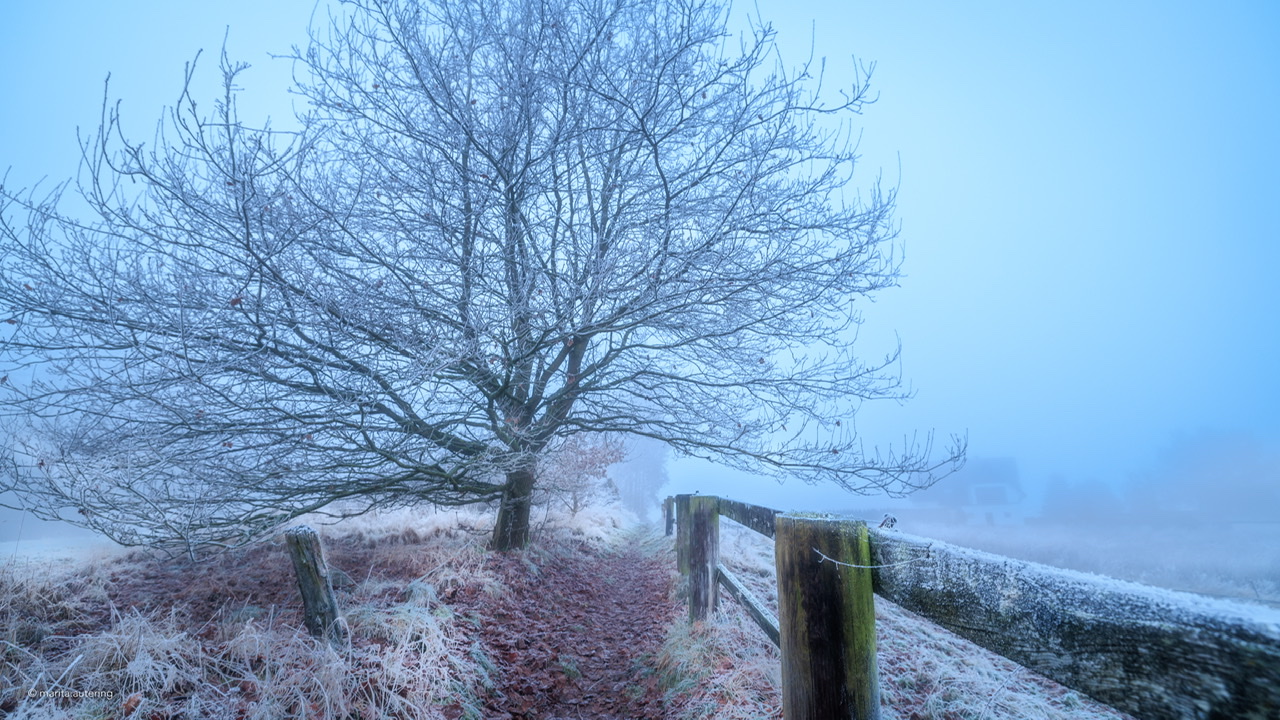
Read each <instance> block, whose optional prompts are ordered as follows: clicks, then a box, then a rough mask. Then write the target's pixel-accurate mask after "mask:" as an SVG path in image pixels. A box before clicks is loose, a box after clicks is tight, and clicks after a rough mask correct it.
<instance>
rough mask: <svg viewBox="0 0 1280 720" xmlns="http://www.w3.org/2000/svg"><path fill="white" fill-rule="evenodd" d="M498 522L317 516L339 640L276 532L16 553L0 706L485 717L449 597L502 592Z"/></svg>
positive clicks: (484, 661) (579, 523)
mask: <svg viewBox="0 0 1280 720" xmlns="http://www.w3.org/2000/svg"><path fill="white" fill-rule="evenodd" d="M623 515H624V513H622V511H620V510H619V509H617V508H616V507H615V508H609V509H602V508H600V507H592V508H587V509H585V510H581V511H579V512H578V513H577V514H576V515H575V516H570V515H567V514H561V513H555V512H547V513H545V514H543V516H542V517H541V518H540V522H539V524H538V528H539V530H540V531H541V532H542V533H544V534H546V535H547V536H548V537H549V538H550V539H549V541H550V542H553V543H559V542H562V540H561V539H560V538H562V537H572V538H574V539H575V542H577V543H579V544H580V543H588V544H590V543H595V544H601V543H604V542H607V541H608V539H609V538H611V537H612V536H613V535H615V534H616V533H617V532H618V530H617V528H618V527H619V526H620V525H621V524H622V523H621V522H620V518H621V517H623ZM312 519H313V520H315V519H317V518H312ZM492 524H493V517H492V513H484V512H480V511H475V510H454V511H440V512H429V511H428V512H422V511H410V510H400V511H395V512H390V513H383V514H380V515H371V516H365V517H362V518H358V519H353V520H346V521H343V522H342V523H339V524H336V525H331V526H328V527H327V528H325V533H324V534H325V545H326V554H327V555H328V556H329V557H330V561H331V565H332V566H333V567H335V568H337V569H338V570H339V571H338V572H337V573H336V574H335V578H334V582H335V586H336V589H337V591H338V595H339V601H340V605H341V606H342V609H343V611H344V614H345V618H346V621H347V622H348V624H349V626H350V628H351V644H350V646H348V647H343V648H334V647H331V646H329V645H328V644H327V643H324V642H321V641H318V640H316V639H314V638H312V637H310V636H308V635H307V634H306V632H305V630H303V629H302V623H301V621H300V613H299V610H298V607H297V606H298V605H299V602H298V600H297V590H296V586H295V585H294V578H293V575H292V571H291V568H290V567H289V565H288V559H287V557H286V555H285V552H284V549H283V548H282V547H281V545H280V543H265V544H262V545H258V546H255V547H251V548H247V549H242V550H237V551H233V552H232V553H229V554H227V555H226V556H223V557H221V558H216V559H214V560H211V561H207V562H204V563H198V564H192V563H187V562H185V561H175V560H173V559H163V558H159V557H154V556H151V555H148V554H146V553H141V552H135V553H132V554H130V555H127V556H120V557H116V558H113V559H106V560H104V559H95V560H93V561H86V562H85V563H83V564H81V565H79V566H78V567H75V568H73V569H68V570H62V571H57V572H50V570H49V568H48V567H47V566H45V565H39V564H34V563H30V562H23V561H20V560H14V561H11V562H10V563H9V564H7V565H6V566H4V567H3V569H0V632H2V633H3V635H0V644H2V648H3V649H2V650H0V653H2V655H3V663H4V664H3V668H2V669H0V714H6V715H5V716H7V717H14V718H32V719H34V718H41V719H53V718H100V717H192V718H195V717H200V718H216V717H227V718H264V719H265V718H281V717H309V718H365V717H379V718H384V717H385V718H396V717H401V718H409V717H412V718H431V717H464V716H465V717H481V716H482V715H483V712H482V710H481V705H480V698H482V697H483V696H484V694H485V693H486V692H487V691H488V688H490V687H492V684H493V678H492V677H491V674H492V672H493V671H494V665H493V663H492V662H491V660H490V659H489V658H488V657H486V654H485V650H484V648H483V647H482V646H481V644H480V643H478V642H477V641H476V640H475V639H474V638H473V637H472V633H469V632H467V630H468V628H469V627H472V626H474V624H475V623H476V622H477V620H476V619H475V618H474V617H471V616H467V615H460V614H457V613H455V611H454V610H453V606H452V604H451V603H450V599H451V598H453V597H455V596H458V595H460V594H471V595H480V596H500V595H501V594H502V593H503V592H504V591H505V589H504V586H503V584H502V583H501V582H500V581H499V579H498V578H497V577H496V576H495V575H494V574H493V573H492V572H491V571H490V570H489V569H488V568H487V566H486V563H485V559H484V557H485V553H484V542H485V540H486V539H487V535H488V531H489V529H490V528H491V527H492ZM343 569H345V572H342V570H343Z"/></svg>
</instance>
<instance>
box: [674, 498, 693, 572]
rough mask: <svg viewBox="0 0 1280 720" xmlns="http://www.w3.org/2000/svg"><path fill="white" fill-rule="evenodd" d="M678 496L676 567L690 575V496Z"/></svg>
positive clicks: (676, 504) (676, 503)
mask: <svg viewBox="0 0 1280 720" xmlns="http://www.w3.org/2000/svg"><path fill="white" fill-rule="evenodd" d="M691 497H693V496H692V495H677V496H676V502H675V506H676V569H677V570H679V571H680V574H681V575H684V576H685V577H688V575H689V498H691Z"/></svg>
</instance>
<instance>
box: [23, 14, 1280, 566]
mask: <svg viewBox="0 0 1280 720" xmlns="http://www.w3.org/2000/svg"><path fill="white" fill-rule="evenodd" d="M76 5H77V7H75V9H69V8H68V7H67V6H65V4H62V5H54V4H40V3H24V4H19V5H15V6H14V7H11V8H7V9H6V10H5V22H4V23H0V60H2V61H3V62H2V63H0V64H2V65H3V67H5V68H8V69H9V70H8V71H7V72H6V73H3V74H0V97H3V98H4V100H3V102H4V104H5V108H6V110H5V112H4V113H0V167H10V168H11V170H10V174H9V182H10V183H11V184H24V183H25V184H35V183H36V182H37V181H39V179H40V178H41V177H44V176H48V177H49V178H52V179H60V178H63V177H70V176H72V175H73V174H74V173H75V168H76V163H77V160H78V149H77V145H76V128H77V127H80V128H81V129H83V130H90V131H91V130H92V128H94V127H96V124H97V119H98V112H99V108H100V103H101V99H102V80H103V78H104V77H105V76H106V74H107V73H108V72H111V73H113V75H112V95H113V97H119V98H122V99H123V100H124V105H123V110H124V114H125V118H126V122H127V123H128V127H129V128H130V129H131V131H134V132H135V135H136V136H137V137H150V131H151V129H152V128H153V124H154V122H155V120H156V119H157V117H158V113H159V111H160V108H161V107H162V106H163V105H165V104H167V103H172V102H173V101H174V100H175V99H176V98H177V93H178V91H179V89H180V82H181V77H182V66H183V63H184V62H185V61H187V60H189V59H190V58H191V56H192V55H193V54H194V52H195V51H196V50H198V49H201V48H203V49H204V50H205V53H206V57H205V59H204V60H203V63H204V64H205V66H206V69H211V68H213V66H214V65H215V58H214V57H213V55H214V54H215V53H216V52H217V50H218V48H219V46H220V44H221V42H222V38H223V34H224V30H225V28H226V27H227V26H230V28H231V30H230V35H229V47H230V52H231V54H232V56H233V57H241V58H245V59H247V60H249V61H250V62H252V63H253V64H254V68H253V69H252V70H251V71H250V72H249V73H247V74H246V75H245V76H244V80H245V83H246V87H247V89H248V94H247V96H246V98H244V100H243V101H242V104H241V114H242V115H243V116H245V117H247V118H251V117H257V116H264V115H268V114H270V115H272V116H273V117H274V118H275V120H276V122H277V125H282V124H286V121H287V119H288V117H289V114H290V111H291V102H292V99H291V98H290V96H289V95H288V94H287V93H286V92H285V88H286V87H287V85H288V82H289V67H288V65H287V64H286V63H284V62H273V61H270V60H269V58H268V55H267V54H268V53H269V52H275V53H283V52H287V50H288V48H289V46H290V45H293V44H300V43H302V42H304V40H305V26H306V23H307V21H308V18H309V17H310V16H311V13H312V10H313V3H312V2H310V0H305V1H304V0H297V1H290V2H277V3H260V2H247V1H243V0H241V1H236V2H223V3H215V4H203V5H201V4H197V5H187V4H183V5H182V6H181V7H179V6H178V5H176V4H174V3H168V2H161V1H160V0H138V1H137V2H132V3H129V4H127V6H126V5H120V4H104V3H90V2H83V3H77V4H76ZM126 8H127V9H126ZM757 8H758V10H759V12H761V13H763V15H764V16H765V19H766V20H768V21H770V22H772V23H773V24H774V25H775V27H776V28H777V30H778V33H779V40H780V48H781V51H782V56H783V61H784V62H787V63H789V64H798V63H800V62H803V61H804V60H805V59H806V58H808V57H809V56H810V54H811V53H812V55H813V57H814V58H815V61H816V62H820V61H821V59H822V58H826V65H825V77H824V84H825V87H826V88H827V89H829V90H834V89H836V88H838V87H840V86H842V85H847V84H848V83H849V82H850V80H851V78H852V75H851V72H852V70H851V68H852V67H853V66H852V64H851V63H850V62H849V57H850V55H854V54H856V55H857V56H858V57H859V58H860V59H863V60H865V61H874V62H875V63H876V65H875V71H874V75H873V88H874V89H875V90H877V91H878V93H879V100H878V102H877V103H876V104H875V105H872V106H871V107H869V108H868V109H867V111H866V113H865V115H864V116H863V117H862V118H861V119H860V121H861V125H862V127H863V134H862V139H861V149H862V152H863V160H864V168H863V169H864V172H863V173H862V175H861V177H860V178H855V186H856V187H851V188H850V192H851V193H854V192H857V191H859V189H861V190H863V191H865V189H866V188H867V187H868V186H869V185H870V183H871V182H872V181H873V180H874V179H875V178H876V177H877V176H878V175H879V176H882V179H883V181H884V182H885V183H886V184H888V185H890V186H897V187H898V189H899V192H900V195H899V211H898V220H899V222H900V223H901V229H902V233H901V236H902V243H903V244H902V248H901V249H902V251H903V252H904V257H905V264H904V272H905V275H904V277H903V278H902V281H901V287H899V288H896V289H892V290H890V291H887V292H885V293H882V294H880V295H878V296H876V297H875V298H874V302H869V303H867V304H866V306H865V307H863V308H862V311H863V313H864V317H865V319H866V324H865V325H864V327H863V328H862V332H861V335H860V342H861V343H862V344H863V347H864V348H865V355H866V356H868V357H879V356H882V355H883V354H884V353H886V352H889V351H891V350H892V349H893V348H894V346H895V345H896V343H897V342H898V341H899V340H900V341H901V343H902V346H903V361H902V365H901V373H902V376H903V379H904V383H905V384H907V386H909V387H910V388H912V389H913V390H914V391H915V393H916V395H915V397H914V399H912V400H911V401H910V402H908V403H905V404H901V405H899V404H894V403H884V404H867V405H864V407H863V409H862V411H861V413H860V414H859V415H858V417H857V418H856V427H857V428H858V430H859V431H860V432H861V433H862V434H863V436H864V437H865V438H866V441H867V443H868V445H869V446H875V445H879V446H886V445H891V444H894V443H901V442H902V439H903V437H904V436H907V435H910V434H911V433H913V432H916V431H922V432H927V431H929V430H936V431H937V432H938V433H939V435H940V437H941V438H942V439H945V438H946V436H947V435H948V434H950V433H967V434H968V438H969V447H970V464H969V467H968V468H967V469H966V470H965V471H962V473H959V474H957V475H955V476H953V477H951V478H947V479H944V480H942V481H941V483H940V484H939V485H938V486H937V487H936V488H935V489H933V490H931V491H928V492H926V493H922V494H921V495H920V496H919V497H917V498H915V499H908V500H900V501H891V500H887V499H885V498H883V497H875V496H869V497H863V496H856V495H850V494H847V493H843V492H840V491H836V490H834V489H832V488H829V487H821V486H808V485H803V484H799V485H797V484H795V483H787V484H781V485H780V484H779V483H777V482H776V481H774V480H772V479H768V478H759V477H755V476H751V475H748V474H743V473H738V472H733V471H728V470H725V469H723V468H721V467H719V466H715V465H712V464H710V463H707V462H705V461H702V460H695V459H689V458H677V457H672V458H670V459H669V461H668V463H667V465H666V472H667V473H668V476H669V481H668V482H667V483H666V485H665V486H664V487H663V488H662V490H661V494H662V495H666V494H673V493H677V492H692V491H700V492H703V493H708V494H709V493H716V494H723V495H727V496H731V497H735V498H739V499H742V500H746V501H751V502H758V503H762V504H768V505H772V506H775V507H781V508H796V509H811V510H855V511H858V512H866V513H872V514H874V513H878V512H881V511H882V510H883V511H890V510H891V511H893V512H895V513H897V514H898V515H899V516H900V519H901V520H902V523H903V525H904V526H906V527H908V528H910V526H911V523H912V522H918V523H920V524H921V526H922V527H923V526H926V523H928V525H927V526H928V527H934V525H932V524H933V523H935V522H942V521H944V520H946V521H948V522H954V523H955V524H956V525H958V526H961V527H974V526H992V527H998V526H1001V525H1002V523H1006V522H1008V523H1015V524H1018V525H1023V526H1025V525H1027V524H1028V523H1031V524H1032V525H1034V524H1035V523H1054V524H1062V523H1064V522H1071V523H1099V522H1106V523H1120V524H1124V525H1126V526H1143V527H1146V526H1154V525H1155V524H1159V523H1164V522H1201V521H1203V522H1207V523H1217V524H1222V523H1245V522H1248V523H1254V524H1255V525H1258V526H1266V527H1272V528H1275V527H1280V495H1278V494H1277V490H1276V488H1277V486H1280V461H1278V458H1280V452H1278V450H1277V448H1280V409H1278V405H1277V399H1280V373H1277V372H1276V371H1275V368H1277V367H1280V327H1278V325H1277V320H1276V313H1277V311H1280V283H1277V282H1276V281H1275V279H1274V277H1273V276H1274V274H1275V272H1276V268H1277V267H1280V215H1277V214H1276V213H1275V211H1274V205H1275V202H1276V199H1277V198H1280V174H1277V173H1276V171H1275V168H1277V167H1280V135H1278V134H1277V133H1275V132H1274V122H1275V120H1274V118H1275V117H1276V116H1277V115H1278V114H1280V83H1277V82H1276V78H1277V77H1280V46H1277V45H1276V43H1275V42H1274V32H1275V29H1276V28H1277V27H1280V5H1276V4H1273V3H1233V4H1228V5H1214V6H1211V5H1209V4H1190V3H1179V4H1168V3H1162V2H1154V1H1152V2H1131V3H1109V2H1098V1H1091V2H1075V3H1057V4H1048V3H1016V4H1015V3H1008V2H999V3H996V2H974V3H947V2H913V3H884V2H879V3H861V2H853V3H851V2H834V1H832V2H820V1H817V0H799V1H791V2H787V3H781V2H777V1H776V0H761V2H759V3H756V4H751V3H748V4H743V5H741V6H739V7H736V8H734V10H733V17H734V22H735V23H737V24H738V26H742V25H743V23H744V22H745V18H746V17H747V16H748V14H754V13H755V12H756V9H757ZM817 67H818V65H817V64H815V70H816V68H817ZM18 68H20V69H18ZM207 75H208V76H207V77H206V80H207V81H209V82H210V83H212V82H216V77H214V73H208V74H207ZM646 453H647V454H645V455H644V461H645V463H647V464H648V465H647V466H646V467H648V466H653V463H652V460H653V457H654V456H653V454H652V453H648V451H646ZM636 467H640V466H639V465H635V466H631V469H627V470H623V471H621V472H622V473H623V475H624V476H626V473H634V472H636V470H635V469H634V468H636ZM645 472H654V473H659V472H661V470H660V469H658V468H657V467H654V468H653V469H652V470H645ZM627 477H630V476H627ZM1009 477H1013V478H1015V479H1016V484H1017V491H1016V492H1014V491H1013V490H1008V491H1007V492H1008V495H1007V496H1006V499H1008V498H1014V497H1016V501H1013V500H1011V501H1010V502H1009V503H1007V504H1008V505H1009V506H1010V509H1009V513H1010V515H1009V517H1007V518H1006V517H1003V516H1001V515H999V513H1000V512H1004V510H1003V509H1002V510H999V511H990V512H993V513H995V514H993V515H992V516H991V517H990V518H988V517H987V513H988V512H989V511H988V510H987V509H982V508H980V507H979V506H982V507H994V506H995V505H997V504H993V503H970V504H971V505H972V506H973V507H974V508H975V509H974V510H973V512H970V513H965V511H964V508H965V507H966V505H965V504H964V503H960V502H959V501H958V500H956V499H955V498H956V496H957V494H963V493H964V492H970V491H971V490H972V488H973V487H975V486H980V485H984V484H985V485H995V486H1007V485H1008V483H1007V478H1009ZM992 478H996V479H995V480H993V479H992ZM1000 478H1005V479H1000ZM628 482H631V481H630V480H628ZM965 488H969V490H965ZM645 492H648V490H646V491H645ZM992 492H995V491H992ZM939 498H944V499H947V498H949V499H947V500H946V502H942V501H939V500H938V499H939ZM970 499H973V498H970ZM986 499H988V500H990V499H991V497H990V496H987V497H986ZM947 503H950V504H951V506H952V509H953V510H956V511H957V512H958V513H959V515H956V514H955V513H953V514H952V516H951V517H949V518H948V517H945V513H941V512H933V511H932V510H930V508H935V509H936V506H939V505H942V506H945V505H946V504H947ZM957 503H958V505H957ZM926 511H927V512H926ZM931 513H932V514H931ZM913 516H914V517H915V518H918V519H913ZM18 522H20V521H19V520H17V519H16V518H14V519H10V520H5V521H4V525H5V528H6V529H4V532H5V533H6V534H7V535H9V536H12V535H13V532H14V531H13V529H12V528H14V527H15V523H18ZM22 522H26V523H30V522H32V521H30V520H27V521H22ZM1041 526H1043V525H1041ZM29 527H30V525H29V524H28V525H24V528H29ZM24 532H27V531H26V530H24ZM1153 532H1154V531H1153ZM1243 552H1245V553H1248V552H1250V550H1249V549H1248V548H1246V549H1245V550H1244V551H1243Z"/></svg>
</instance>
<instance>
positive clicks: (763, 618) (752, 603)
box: [716, 565, 782, 647]
mask: <svg viewBox="0 0 1280 720" xmlns="http://www.w3.org/2000/svg"><path fill="white" fill-rule="evenodd" d="M716 579H717V580H719V581H720V587H722V588H724V589H725V590H726V591H728V593H729V594H730V595H732V596H733V599H734V600H737V601H738V603H739V604H740V605H742V607H744V608H746V609H747V614H748V615H750V616H751V619H752V620H755V621H756V625H759V626H760V629H761V630H763V631H764V634H765V635H768V636H769V639H770V640H772V641H773V644H774V645H777V646H778V647H781V646H782V640H781V639H780V633H779V631H778V616H777V615H774V614H773V611H772V610H770V609H769V608H768V607H766V606H765V604H764V603H762V602H760V598H757V597H756V596H755V593H753V592H751V591H750V590H749V589H747V586H746V585H743V584H742V581H741V580H739V579H738V578H737V576H736V575H734V574H733V573H732V572H730V571H729V568H727V567H725V566H724V565H716Z"/></svg>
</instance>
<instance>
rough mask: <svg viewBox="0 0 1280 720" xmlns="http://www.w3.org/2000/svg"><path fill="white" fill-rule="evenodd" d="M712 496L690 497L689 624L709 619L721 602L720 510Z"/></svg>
mask: <svg viewBox="0 0 1280 720" xmlns="http://www.w3.org/2000/svg"><path fill="white" fill-rule="evenodd" d="M718 499H719V498H716V497H714V496H711V495H694V496H692V497H690V498H689V621H690V622H693V621H695V620H706V619H707V616H708V615H710V614H711V611H712V610H714V609H715V607H716V601H717V600H718V599H719V585H718V584H717V583H716V565H718V564H719V563H720V510H719V507H718V503H717V500H718Z"/></svg>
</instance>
